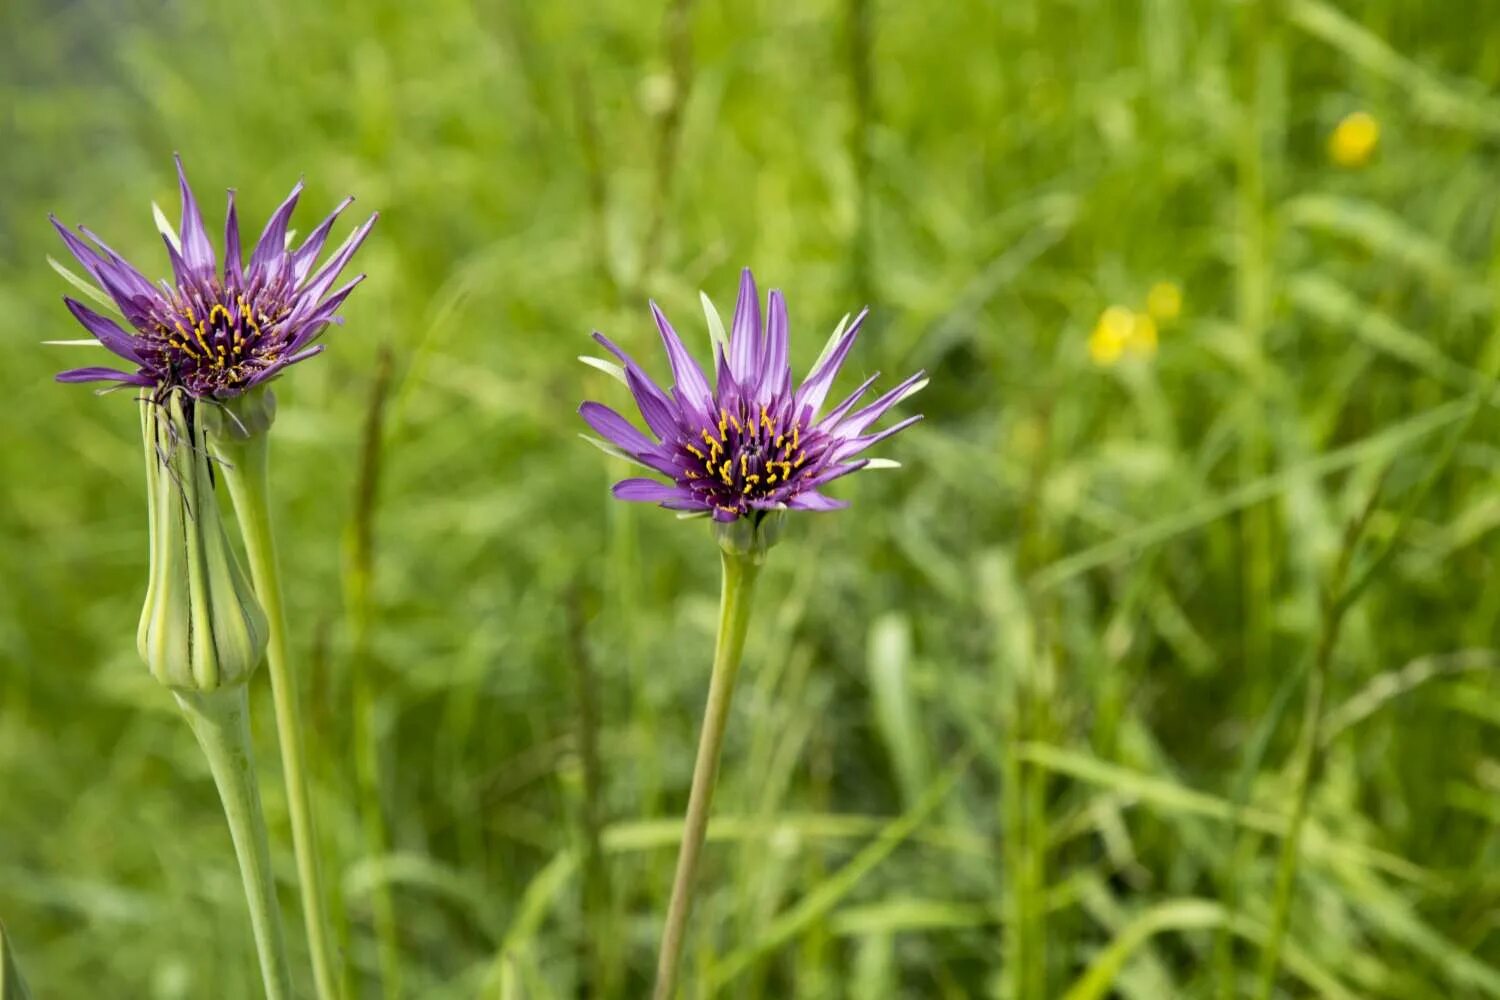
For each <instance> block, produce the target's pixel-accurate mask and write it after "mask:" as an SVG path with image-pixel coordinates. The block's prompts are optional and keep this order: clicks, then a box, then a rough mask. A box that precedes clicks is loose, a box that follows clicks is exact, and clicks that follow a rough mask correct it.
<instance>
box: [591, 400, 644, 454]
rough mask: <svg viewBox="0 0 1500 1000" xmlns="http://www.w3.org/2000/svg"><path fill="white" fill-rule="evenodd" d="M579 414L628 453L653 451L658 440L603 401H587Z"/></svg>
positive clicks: (605, 437)
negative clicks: (648, 435)
mask: <svg viewBox="0 0 1500 1000" xmlns="http://www.w3.org/2000/svg"><path fill="white" fill-rule="evenodd" d="M578 414H579V416H581V417H583V419H584V420H585V421H587V422H588V425H589V426H590V427H592V428H593V429H594V430H596V431H598V432H599V435H600V436H601V437H603V438H604V439H605V440H606V441H609V442H610V443H612V444H614V445H617V446H618V447H620V448H622V449H624V450H625V452H626V453H627V454H631V455H636V454H639V453H641V452H646V451H653V450H655V448H656V442H655V441H652V440H651V439H650V438H648V437H647V436H646V435H644V434H642V433H641V432H640V431H639V430H637V429H636V427H635V425H634V424H632V423H631V422H630V421H628V420H626V419H625V418H624V417H622V416H620V415H619V414H618V413H616V412H615V411H614V410H612V409H610V408H609V407H607V406H605V405H604V404H603V403H595V402H592V401H590V402H587V403H584V404H583V405H582V406H580V407H579V408H578Z"/></svg>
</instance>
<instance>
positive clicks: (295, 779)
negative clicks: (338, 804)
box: [210, 390, 339, 1000]
mask: <svg viewBox="0 0 1500 1000" xmlns="http://www.w3.org/2000/svg"><path fill="white" fill-rule="evenodd" d="M274 400H275V397H274V396H272V395H271V394H270V392H269V390H260V391H259V392H255V393H251V394H250V395H247V396H243V397H240V398H239V399H236V400H234V401H233V402H232V403H230V404H229V406H228V407H227V414H226V416H227V417H228V419H224V420H221V421H220V423H219V432H218V433H216V434H214V435H212V437H211V438H210V447H211V448H212V450H213V453H214V455H215V457H217V458H218V459H220V461H221V463H222V470H223V476H224V484H225V485H226V486H227V487H228V489H229V496H230V499H231V500H232V501H233V502H234V510H235V514H236V515H237V517H238V518H239V524H240V535H241V537H242V538H243V539H244V541H245V555H246V557H247V558H248V560H249V563H250V578H251V580H252V581H254V584H255V592H256V594H257V595H258V596H259V598H260V602H261V605H262V606H263V607H264V608H265V612H266V624H267V626H268V628H267V639H268V641H267V645H266V665H267V666H268V667H269V668H270V674H271V701H272V704H273V706H274V708H275V711H276V735H277V738H278V739H279V741H280V746H281V769H282V777H283V780H284V781H285V782H286V796H287V813H288V815H289V817H290V819H291V824H292V848H293V852H294V853H295V854H296V856H297V879H298V881H299V882H300V883H301V885H302V918H303V920H304V921H305V923H306V925H307V943H308V948H309V951H310V953H311V955H312V965H313V981H314V984H315V986H316V987H317V991H318V996H319V997H322V998H325V1000H326V998H330V997H336V996H338V995H339V991H338V980H337V977H336V971H335V970H336V968H337V966H336V965H335V962H334V952H333V940H332V937H331V935H330V932H329V920H328V911H327V905H326V904H327V895H326V894H325V890H324V888H323V873H322V865H321V864H320V862H319V858H318V855H319V850H318V837H317V830H316V828H315V825H314V822H313V809H312V795H311V793H310V790H309V787H308V781H307V751H306V749H305V745H306V740H305V738H304V736H303V732H302V713H301V711H300V708H299V706H298V703H297V683H296V677H295V675H294V674H293V672H292V667H291V663H290V660H289V658H288V656H287V640H286V634H287V628H286V607H285V601H284V600H283V598H282V589H281V568H280V565H279V563H278V560H277V556H276V536H275V532H274V531H273V529H272V526H271V505H270V438H269V435H267V434H266V433H265V430H264V427H265V426H266V425H269V423H270V421H271V416H269V415H267V413H268V411H269V412H270V413H271V414H274V410H275V405H274Z"/></svg>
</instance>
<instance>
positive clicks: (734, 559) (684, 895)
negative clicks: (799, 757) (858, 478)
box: [653, 551, 760, 1000]
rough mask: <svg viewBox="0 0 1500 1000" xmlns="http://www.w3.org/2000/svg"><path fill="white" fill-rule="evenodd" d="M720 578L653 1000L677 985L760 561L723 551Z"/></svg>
mask: <svg viewBox="0 0 1500 1000" xmlns="http://www.w3.org/2000/svg"><path fill="white" fill-rule="evenodd" d="M722 556H723V564H724V583H723V590H722V592H721V596H720V600H719V636H718V640H717V642H716V643H715V646H714V667H713V675H712V677H711V678H710V679H709V682H708V705H707V707H706V708H705V709H704V710H703V732H702V733H701V735H700V736H699V738H698V759H697V761H696V762H695V763H694V764H693V787H692V791H691V792H689V794H688V808H687V820H686V823H685V826H684V829H683V834H682V848H681V850H680V851H679V853H678V855H677V874H676V876H675V877H674V878H673V880H672V898H671V901H670V902H669V903H668V905H667V923H666V927H665V928H664V929H663V931H662V936H661V954H660V956H659V958H658V959H657V964H656V990H655V992H654V993H653V996H654V998H655V1000H672V998H673V997H674V996H675V994H676V989H677V967H678V965H679V964H681V958H682V944H683V938H684V935H685V933H686V930H687V919H688V915H689V913H690V912H691V910H692V907H693V882H694V879H695V877H696V875H697V873H698V856H699V854H700V853H701V852H702V849H703V837H704V834H705V833H707V832H708V813H709V806H710V805H711V803H712V802H713V796H714V782H715V779H717V777H718V774H719V752H720V751H721V750H722V749H723V747H724V723H725V721H726V720H727V719H728V718H729V702H730V699H731V698H732V697H733V696H734V681H735V677H736V676H737V675H738V674H739V671H740V658H741V656H742V655H743V653H744V651H745V635H746V633H747V631H748V630H749V628H750V598H751V596H752V594H753V593H754V591H755V579H756V577H757V576H758V575H759V574H760V564H759V563H758V562H756V561H754V560H753V559H751V558H748V557H745V556H738V555H734V554H732V553H730V552H728V551H722Z"/></svg>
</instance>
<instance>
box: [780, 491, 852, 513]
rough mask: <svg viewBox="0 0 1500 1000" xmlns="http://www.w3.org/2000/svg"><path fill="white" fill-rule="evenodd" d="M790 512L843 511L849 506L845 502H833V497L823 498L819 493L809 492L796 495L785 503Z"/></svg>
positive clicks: (847, 502)
mask: <svg viewBox="0 0 1500 1000" xmlns="http://www.w3.org/2000/svg"><path fill="white" fill-rule="evenodd" d="M786 505H787V506H788V507H790V508H791V509H792V510H817V511H829V510H843V509H844V508H845V507H847V506H849V501H847V500H835V499H834V498H833V497H829V496H824V495H823V494H821V493H816V492H809V493H798V494H797V495H796V496H794V497H792V498H791V499H790V500H788V501H787V502H786Z"/></svg>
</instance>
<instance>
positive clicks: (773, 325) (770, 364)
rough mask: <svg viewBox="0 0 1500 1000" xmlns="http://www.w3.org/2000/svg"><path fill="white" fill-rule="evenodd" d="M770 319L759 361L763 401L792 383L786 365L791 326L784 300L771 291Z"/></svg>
mask: <svg viewBox="0 0 1500 1000" xmlns="http://www.w3.org/2000/svg"><path fill="white" fill-rule="evenodd" d="M770 313H771V315H770V319H769V321H768V322H767V324H766V354H765V357H764V358H763V359H762V361H761V384H760V394H759V395H760V398H761V399H762V400H763V401H764V400H767V399H772V398H775V397H776V396H780V395H783V394H784V393H785V392H786V391H787V389H788V388H790V387H791V383H792V370H791V368H790V367H788V365H787V356H788V351H789V346H788V344H789V341H790V339H791V329H790V328H791V324H790V322H789V321H788V320H787V315H786V299H785V298H783V297H782V295H781V292H780V291H779V290H777V289H774V288H773V289H771V297H770Z"/></svg>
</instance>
